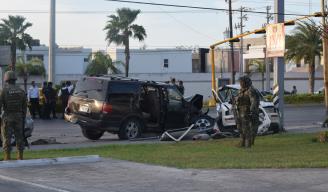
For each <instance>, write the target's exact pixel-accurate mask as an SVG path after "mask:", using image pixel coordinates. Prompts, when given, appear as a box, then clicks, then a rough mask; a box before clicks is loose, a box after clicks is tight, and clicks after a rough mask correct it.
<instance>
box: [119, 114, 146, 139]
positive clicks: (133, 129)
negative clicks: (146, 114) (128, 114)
mask: <svg viewBox="0 0 328 192" xmlns="http://www.w3.org/2000/svg"><path fill="white" fill-rule="evenodd" d="M143 128H144V125H143V123H142V121H141V120H140V119H139V118H136V117H133V118H128V119H126V120H125V121H124V122H123V123H122V126H121V128H120V131H119V133H118V137H119V138H120V139H121V140H125V139H135V138H137V137H139V136H140V135H141V132H142V130H143Z"/></svg>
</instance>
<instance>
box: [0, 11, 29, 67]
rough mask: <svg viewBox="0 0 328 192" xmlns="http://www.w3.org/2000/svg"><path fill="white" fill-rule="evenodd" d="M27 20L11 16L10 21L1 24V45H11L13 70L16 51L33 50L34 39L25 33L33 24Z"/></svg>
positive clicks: (3, 21)
mask: <svg viewBox="0 0 328 192" xmlns="http://www.w3.org/2000/svg"><path fill="white" fill-rule="evenodd" d="M25 20H26V18H25V17H23V16H19V15H17V16H12V15H9V16H8V19H2V20H1V21H2V23H0V45H10V49H11V67H12V69H13V70H15V65H16V49H20V50H25V49H26V48H27V47H28V48H30V49H32V46H31V44H32V40H33V38H32V37H31V36H30V35H29V34H27V33H25V31H26V30H27V29H28V28H29V27H31V26H32V23H29V22H26V21H25Z"/></svg>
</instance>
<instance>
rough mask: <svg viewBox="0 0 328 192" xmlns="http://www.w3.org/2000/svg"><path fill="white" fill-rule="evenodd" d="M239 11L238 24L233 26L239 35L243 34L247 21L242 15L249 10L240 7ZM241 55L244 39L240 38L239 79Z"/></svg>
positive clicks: (241, 63)
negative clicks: (238, 31)
mask: <svg viewBox="0 0 328 192" xmlns="http://www.w3.org/2000/svg"><path fill="white" fill-rule="evenodd" d="M239 10H240V16H239V19H240V23H238V24H235V29H236V30H238V29H240V34H243V33H244V27H245V25H244V21H247V20H248V16H247V14H244V13H245V11H247V10H249V8H247V7H243V6H241V7H240V9H239ZM243 54H244V38H243V37H242V38H240V49H239V77H241V76H242V75H243V74H244V70H243V69H244V57H243Z"/></svg>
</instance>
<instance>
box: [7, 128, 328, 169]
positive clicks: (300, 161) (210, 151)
mask: <svg viewBox="0 0 328 192" xmlns="http://www.w3.org/2000/svg"><path fill="white" fill-rule="evenodd" d="M315 137H316V135H315V134H283V135H272V136H265V137H257V139H256V145H255V146H254V147H253V148H251V149H243V148H238V147H236V145H237V143H238V139H222V140H212V141H190V142H181V143H169V144H168V143H166V144H136V145H108V146H101V147H93V148H81V149H63V150H46V151H26V153H25V157H26V158H28V159H31V158H50V157H64V156H79V155H95V154H98V155H100V156H102V157H111V158H115V159H122V160H129V161H134V162H140V163H148V164H156V165H164V166H169V167H177V168H204V169H213V168H214V169H217V168H241V169H250V168H323V167H324V168H327V167H328V144H321V143H318V142H313V138H315ZM1 155H2V154H1ZM13 155H14V154H13Z"/></svg>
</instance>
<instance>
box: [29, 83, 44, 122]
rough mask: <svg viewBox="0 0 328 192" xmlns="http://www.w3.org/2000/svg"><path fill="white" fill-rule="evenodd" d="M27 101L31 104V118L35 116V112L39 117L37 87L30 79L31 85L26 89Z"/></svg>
mask: <svg viewBox="0 0 328 192" xmlns="http://www.w3.org/2000/svg"><path fill="white" fill-rule="evenodd" d="M27 95H28V101H29V102H30V104H31V113H32V117H33V119H35V117H36V112H37V113H38V115H39V118H41V112H40V104H39V101H40V96H39V88H38V86H36V85H35V82H34V81H32V83H31V87H30V88H29V89H28V93H27Z"/></svg>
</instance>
